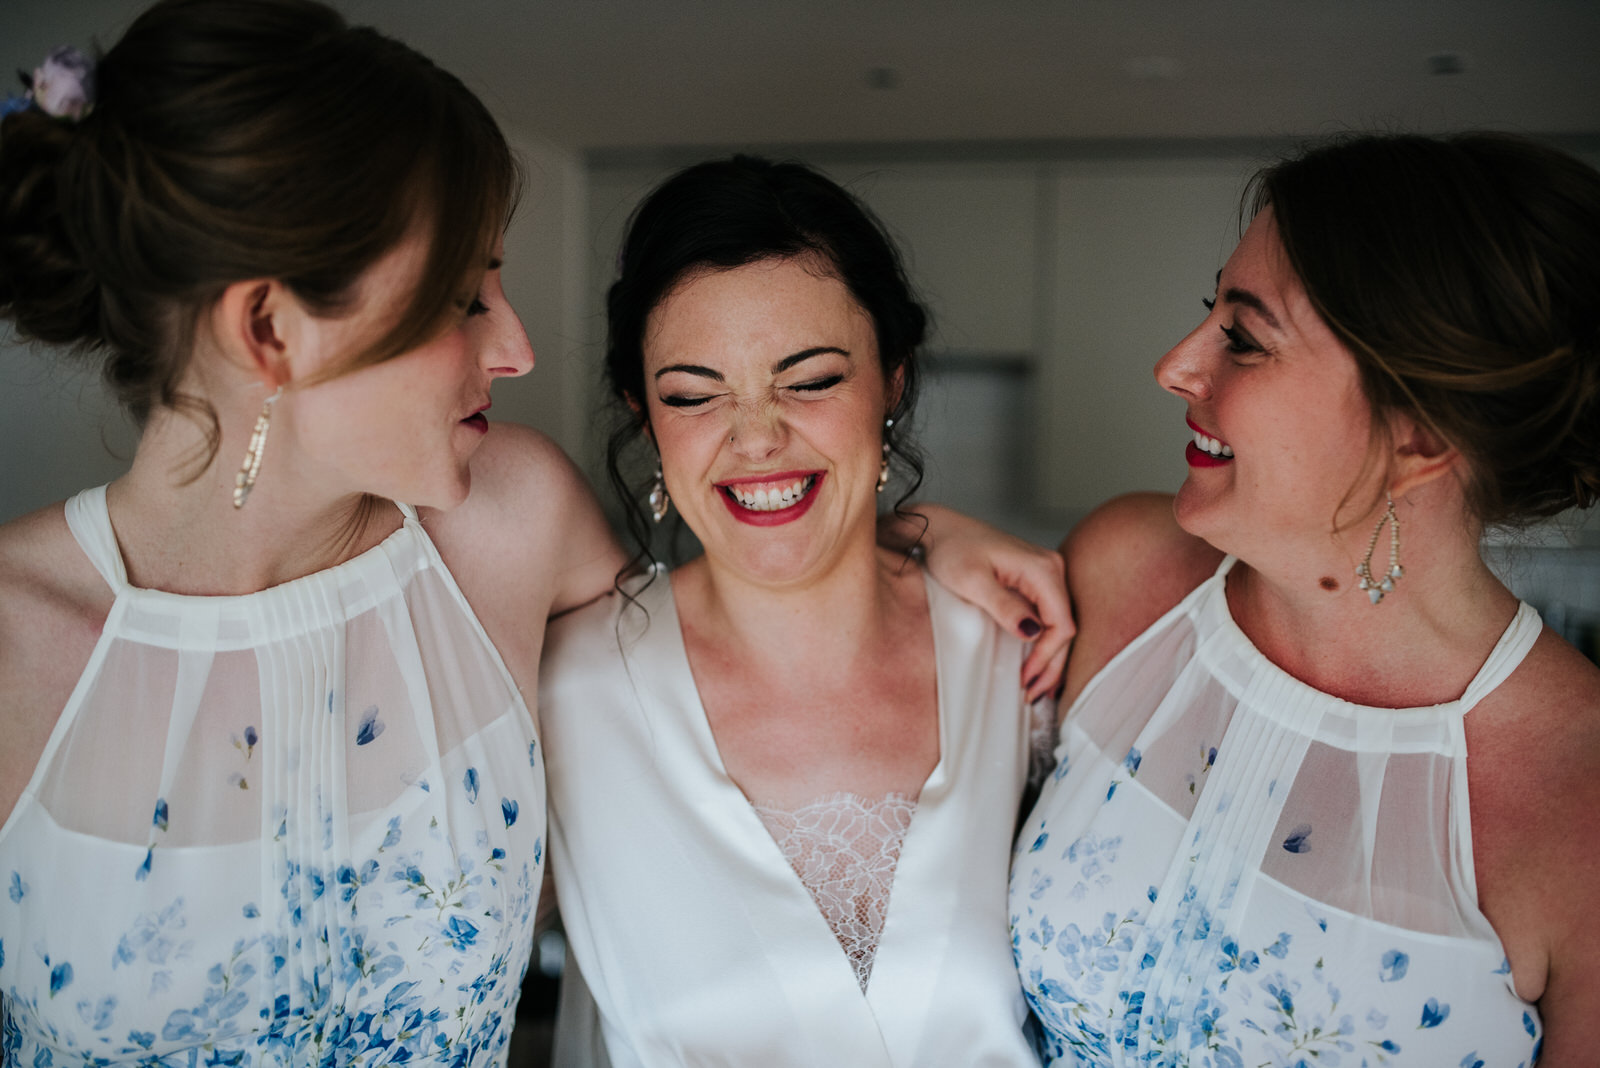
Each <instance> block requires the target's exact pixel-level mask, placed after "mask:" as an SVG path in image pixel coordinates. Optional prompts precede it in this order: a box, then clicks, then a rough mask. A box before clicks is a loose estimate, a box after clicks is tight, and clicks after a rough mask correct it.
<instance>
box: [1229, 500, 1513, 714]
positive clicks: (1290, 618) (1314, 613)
mask: <svg viewBox="0 0 1600 1068" xmlns="http://www.w3.org/2000/svg"><path fill="white" fill-rule="evenodd" d="M1412 496H1413V497H1414V498H1417V499H1415V500H1412V499H1408V500H1405V501H1396V502H1395V509H1396V512H1397V513H1398V514H1399V516H1400V520H1401V523H1402V524H1403V526H1404V536H1403V538H1402V542H1401V553H1400V561H1399V562H1400V564H1401V566H1402V567H1403V569H1404V575H1403V577H1402V578H1400V579H1399V580H1398V581H1397V582H1396V583H1395V588H1394V590H1393V591H1392V592H1389V593H1387V594H1385V596H1384V597H1383V599H1382V601H1381V602H1380V603H1378V604H1373V603H1372V602H1371V601H1370V600H1369V598H1368V595H1367V593H1366V592H1365V591H1363V590H1361V589H1360V588H1359V587H1358V585H1357V583H1356V580H1355V566H1356V563H1357V562H1359V561H1360V560H1361V559H1362V557H1363V556H1364V555H1365V552H1366V546H1367V541H1368V538H1369V536H1370V534H1371V531H1372V527H1373V525H1375V524H1376V522H1377V517H1378V516H1379V515H1381V514H1382V506H1381V505H1380V506H1379V508H1378V509H1377V511H1375V512H1374V513H1373V515H1372V517H1371V522H1370V523H1365V522H1364V523H1363V524H1359V525H1357V526H1355V527H1354V528H1353V529H1350V530H1347V531H1344V532H1342V534H1341V535H1340V536H1335V537H1334V538H1332V539H1330V542H1329V544H1328V545H1326V546H1323V547H1321V548H1320V550H1319V549H1316V548H1313V549H1311V550H1309V551H1306V552H1303V553H1300V554H1298V558H1297V559H1286V558H1285V557H1284V556H1280V557H1277V558H1270V559H1265V560H1257V561H1254V562H1253V563H1246V562H1245V561H1243V560H1241V561H1240V564H1239V565H1238V566H1236V567H1235V568H1234V570H1233V572H1232V573H1231V574H1230V575H1229V576H1228V588H1227V593H1228V605H1229V608H1230V610H1231V611H1232V613H1233V616H1234V619H1235V620H1236V621H1237V622H1238V624H1239V626H1240V628H1241V629H1242V630H1244V632H1245V633H1246V634H1247V635H1248V636H1249V638H1250V640H1251V641H1252V642H1253V643H1254V644H1255V645H1256V647H1257V648H1258V649H1260V650H1261V652H1262V653H1263V654H1265V655H1266V656H1267V658H1268V659H1270V660H1272V661H1273V662H1274V663H1276V664H1277V665H1278V666H1280V667H1282V668H1283V669H1284V670H1286V671H1288V672H1289V673H1290V674H1291V675H1294V676H1295V677H1296V678H1298V679H1300V680H1301V681H1303V682H1306V683H1308V684H1310V685H1312V686H1315V687H1316V688H1317V689H1319V690H1323V691H1324V692H1326V693H1330V694H1333V695H1334V696H1336V697H1341V698H1343V699H1345V700H1348V701H1353V702H1355V703H1357V704H1364V705H1373V706H1378V707H1386V708H1409V707H1415V706H1419V705H1429V704H1438V703H1442V702H1445V701H1450V700H1454V699H1455V698H1457V697H1459V696H1460V695H1461V692H1462V691H1463V690H1464V689H1465V687H1466V685H1467V683H1468V682H1470V681H1471V679H1472V677H1473V675H1475V674H1476V673H1477V670H1478V668H1479V666H1481V664H1482V663H1483V661H1484V659H1485V658H1486V657H1487V656H1488V654H1489V651H1490V650H1491V649H1493V647H1494V644H1495V642H1496V641H1497V640H1498V639H1499V637H1500V634H1501V633H1502V632H1503V631H1504V629H1505V627H1506V626H1507V624H1508V623H1509V622H1510V620H1511V616H1512V615H1513V614H1514V613H1515V611H1516V598H1515V597H1514V596H1512V594H1511V592H1510V591H1509V590H1507V589H1506V588H1505V586H1504V585H1502V584H1501V583H1500V582H1499V580H1498V579H1496V578H1495V577H1494V575H1493V573H1492V572H1490V571H1489V569H1488V567H1487V566H1486V565H1485V564H1484V562H1483V559H1482V557H1481V556H1480V555H1479V552H1478V538H1479V534H1480V531H1481V528H1480V527H1479V525H1478V524H1476V523H1472V522H1467V521H1464V520H1463V519H1462V511H1461V510H1460V509H1459V508H1452V507H1449V506H1448V502H1447V501H1444V500H1441V499H1440V497H1441V496H1446V495H1441V494H1431V493H1425V492H1419V493H1417V494H1413V495H1412ZM1388 538H1389V534H1388V528H1387V527H1385V529H1384V531H1383V532H1382V534H1381V535H1380V536H1379V538H1378V543H1377V546H1376V547H1375V548H1374V550H1373V553H1372V572H1373V574H1374V576H1376V577H1381V576H1382V575H1383V574H1384V573H1386V572H1387V570H1388V567H1389V551H1388V546H1389V541H1388ZM1329 575H1336V576H1338V578H1337V589H1335V590H1328V589H1326V588H1325V584H1324V583H1323V582H1322V581H1321V577H1322V576H1329ZM1308 576H1311V577H1308Z"/></svg>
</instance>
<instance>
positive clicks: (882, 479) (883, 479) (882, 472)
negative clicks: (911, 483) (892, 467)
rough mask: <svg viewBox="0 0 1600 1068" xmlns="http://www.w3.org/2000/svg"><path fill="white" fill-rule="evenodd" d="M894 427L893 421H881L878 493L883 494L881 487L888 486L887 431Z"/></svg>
mask: <svg viewBox="0 0 1600 1068" xmlns="http://www.w3.org/2000/svg"><path fill="white" fill-rule="evenodd" d="M893 426H894V420H893V419H885V420H884V421H883V438H884V440H883V460H882V462H881V463H879V464H878V492H879V493H882V492H883V487H885V486H887V485H888V484H889V430H890V428H891V427H893Z"/></svg>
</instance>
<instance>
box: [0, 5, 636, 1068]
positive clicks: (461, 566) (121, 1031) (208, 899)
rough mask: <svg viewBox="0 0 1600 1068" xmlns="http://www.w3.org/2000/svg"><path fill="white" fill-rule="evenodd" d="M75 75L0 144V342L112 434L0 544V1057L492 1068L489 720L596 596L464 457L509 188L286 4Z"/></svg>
mask: <svg viewBox="0 0 1600 1068" xmlns="http://www.w3.org/2000/svg"><path fill="white" fill-rule="evenodd" d="M95 74H96V81H97V83H98V84H97V87H96V88H97V94H96V95H97V99H96V102H95V103H94V106H93V108H92V110H90V111H89V112H88V113H87V114H86V115H85V116H84V117H83V118H82V119H81V120H80V121H76V122H74V121H71V120H69V119H66V118H57V117H54V116H52V115H50V114H47V113H46V112H45V111H44V110H41V109H38V108H33V109H28V110H24V111H21V112H19V113H17V114H13V115H11V116H9V117H7V118H6V120H5V123H4V126H3V127H0V313H3V314H4V315H5V316H6V317H7V318H8V319H10V320H11V321H12V322H13V323H14V324H15V325H16V327H17V330H18V332H19V333H20V334H21V335H22V336H23V337H26V338H34V339H39V340H42V341H46V342H51V343H55V344H58V345H65V346H72V347H75V348H77V349H79V350H82V351H85V352H88V353H93V354H95V355H98V356H100V357H101V359H102V360H103V364H104V372H105V377H106V379H107V380H108V382H109V383H110V384H111V386H112V387H113V388H114V389H115V391H116V392H117V394H118V395H119V396H120V398H121V400H122V401H123V403H124V404H125V405H126V406H127V407H128V408H129V409H130V410H131V411H132V413H133V414H134V415H135V417H136V418H137V419H138V420H139V422H140V423H141V424H142V434H141V437H140V441H139V445H138V450H137V452H136V454H135V456H134V459H133V463H132V467H131V469H130V470H129V471H128V472H127V474H126V475H124V476H123V477H121V478H119V479H117V480H116V481H115V482H113V483H111V484H110V485H109V486H107V487H104V488H100V489H93V490H88V491H86V492H84V493H82V494H79V495H78V496H77V497H75V498H73V499H72V500H70V501H68V502H67V503H66V505H65V507H63V506H61V505H57V506H55V507H53V508H47V509H45V510H43V511H41V512H37V513H35V514H33V515H30V516H27V517H24V518H22V519H20V520H18V521H16V522H14V523H11V524H8V525H7V526H5V527H4V528H0V737H4V738H5V744H4V746H3V747H0V819H4V820H5V823H4V826H3V827H0V878H3V879H4V880H5V882H6V884H7V889H8V890H9V895H8V896H6V897H3V898H0V999H3V1008H4V1021H5V1029H4V1040H3V1049H4V1051H5V1059H6V1061H7V1063H16V1064H41V1063H50V1061H51V1060H52V1058H53V1059H54V1061H55V1063H63V1062H64V1061H65V1060H67V1059H71V1060H73V1061H74V1062H77V1061H80V1060H83V1061H92V1062H93V1063H97V1064H118V1063H134V1062H137V1063H140V1064H178V1063H185V1064H187V1063H192V1058H194V1057H195V1056H196V1055H203V1056H204V1057H206V1058H208V1059H209V1062H210V1063H218V1064H261V1065H278V1064H296V1065H299V1064H313V1063H316V1064H335V1063H337V1064H345V1063H353V1062H356V1061H365V1062H369V1063H379V1062H380V1061H381V1062H387V1061H390V1060H396V1061H398V1060H411V1061H414V1062H415V1061H422V1062H427V1063H441V1064H442V1063H446V1062H448V1063H451V1064H462V1065H479V1064H490V1063H501V1062H502V1061H503V1059H504V1056H505V1048H506V1042H507V1038H508V1036H509V1034H510V1030H511V1026H512V1023H513V1018H514V1008H515V1003H516V993H517V989H518V986H519V984H520V982H521V978H522V974H523V971H524V969H525V966H526V962H527V958H528V955H529V951H530V945H531V935H532V924H533V910H534V905H535V902H536V899H537V897H538V892H539V884H540V880H541V875H542V860H543V850H544V843H543V836H544V833H545V832H544V782H543V768H542V758H541V754H540V752H539V750H538V748H537V745H536V734H535V727H534V723H533V720H532V718H531V716H530V714H529V709H528V707H527V705H526V704H525V703H524V700H523V698H522V696H521V693H520V691H521V690H523V689H529V690H530V692H531V687H532V686H533V685H534V684H535V679H536V677H537V672H538V655H539V646H540V640H541V636H542V631H543V622H544V620H545V618H546V617H547V616H548V615H549V614H550V613H551V612H553V611H560V610H562V609H564V608H568V607H571V606H573V605H576V604H580V603H582V602H584V601H586V600H588V599H589V598H591V597H593V596H595V595H596V594H598V593H599V592H600V591H601V590H603V589H604V588H605V587H607V586H608V585H609V584H610V581H611V575H612V573H613V572H614V571H615V569H616V567H617V564H618V562H619V560H618V557H617V555H616V552H615V549H614V548H613V545H612V542H611V539H610V537H609V535H608V533H607V531H606V528H605V524H604V522H603V520H602V518H601V516H600V514H599V511H598V509H597V508H596V507H595V505H594V503H593V500H592V498H591V496H590V494H589V493H588V491H587V489H586V488H585V487H584V486H583V483H582V480H581V478H580V477H579V476H578V475H577V474H576V473H575V472H574V471H573V470H572V468H571V467H570V465H569V464H568V463H567V462H566V461H565V460H564V459H563V458H562V457H561V455H560V453H559V451H558V450H556V449H555V448H554V447H553V446H552V445H550V444H549V443H548V442H547V441H545V440H544V439H542V438H540V437H538V436H536V435H534V434H532V433H531V432H521V431H517V430H515V429H512V428H496V429H494V430H493V431H492V432H491V431H490V428H489V426H488V423H487V420H486V419H485V416H484V412H485V410H486V409H487V408H488V407H489V392H490V387H491V385H492V384H493V382H494V380H495V379H497V378H501V377H505V376H510V375H521V374H524V373H526V372H527V371H528V370H529V368H530V367H531V366H532V363H533V353H532V352H531V351H530V349H529V347H528V342H527V338H526V335H525V334H524V333H523V330H522V327H521V324H520V323H519V322H518V321H517V318H516V315H515V314H514V313H513V312H512V310H511V309H510V307H509V306H508V305H507V304H506V300H505V295H504V293H503V292H502V290H501V285H500V279H499V267H500V262H499V257H500V251H499V246H500V235H501V231H502V230H503V228H504V227H505V224H506V221H507V219H508V217H509V214H510V211H511V208H512V205H513V203H514V201H515V199H516V190H517V183H518V175H517V170H516V167H515V164H514V163H513V161H512V158H511V154H510V151H509V149H508V147H507V145H506V142H505V139H504V137H503V136H502V135H501V133H500V131H499V129H498V128H497V127H496V125H495V123H494V121H493V119H492V118H491V117H490V116H489V114H488V112H487V111H486V110H485V109H484V107H483V106H482V104H481V103H480V102H479V101H478V100H477V99H476V98H475V97H474V96H473V95H472V94H471V93H469V92H468V91H467V90H466V89H465V88H464V87H463V86H462V85H461V83H460V82H458V81H457V80H456V79H455V78H454V77H452V76H450V75H449V74H446V73H444V72H443V71H440V70H438V69H437V68H435V67H434V66H433V65H432V64H431V63H429V62H428V61H427V60H426V59H424V58H423V57H422V56H420V55H418V54H417V53H415V52H413V51H411V50H410V49H408V48H406V47H405V46H403V45H401V44H399V43H398V42H395V41H392V40H389V39H386V38H384V37H382V36H380V35H378V34H377V33H375V32H373V31H372V30H369V29H365V28H355V27H351V26H348V25H346V24H345V22H344V20H343V19H342V18H341V17H340V16H339V15H338V14H336V13H335V12H333V11H332V10H330V9H328V8H326V7H324V6H322V5H320V4H315V3H309V2H304V0H169V2H165V3H160V4H157V5H156V6H154V7H152V8H151V9H149V10H148V11H146V12H145V13H144V14H143V15H141V16H139V17H138V18H137V19H136V20H135V21H134V22H133V24H132V25H131V26H130V27H129V28H128V30H127V32H126V33H125V34H124V35H123V37H122V38H121V40H120V41H119V42H118V43H117V44H116V46H115V47H114V48H112V49H111V50H110V51H109V52H108V53H107V54H106V55H105V56H104V57H103V59H101V60H100V62H99V65H98V69H97V70H96V72H95ZM469 488H470V491H471V492H470V494H469V492H468V491H469ZM390 502H406V503H405V504H401V505H398V506H397V505H396V504H394V503H390Z"/></svg>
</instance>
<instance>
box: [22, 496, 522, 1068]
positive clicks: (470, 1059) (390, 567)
mask: <svg viewBox="0 0 1600 1068" xmlns="http://www.w3.org/2000/svg"><path fill="white" fill-rule="evenodd" d="M94 493H95V491H91V492H90V494H86V495H82V496H80V498H78V499H76V500H75V501H74V502H73V507H74V509H75V510H74V511H70V512H69V516H70V517H71V518H72V519H73V525H74V532H75V533H76V534H77V535H78V537H79V540H80V542H82V543H84V545H85V549H86V551H88V552H89V554H90V556H91V559H94V560H95V561H96V563H97V565H98V566H100V567H101V569H102V573H103V574H106V575H107V578H108V581H110V582H112V584H113V586H114V587H115V588H116V589H117V593H118V596H117V602H116V607H114V608H113V610H112V613H111V616H110V617H109V618H108V620H107V623H106V627H105V631H104V634H103V635H102V638H101V641H100V646H99V647H98V648H97V650H96V652H95V655H94V657H93V658H92V659H91V661H90V664H89V666H88V668H87V669H86V670H85V673H84V677H83V679H82V680H81V681H80V683H79V686H78V689H77V691H76V692H75V694H74V696H73V699H72V703H71V704H69V706H68V708H67V709H66V710H65V711H64V712H63V714H62V717H61V722H60V723H59V725H58V726H57V728H56V733H55V736H54V737H53V738H52V740H51V743H50V746H49V748H48V749H47V751H46V753H45V757H44V759H43V760H42V761H41V762H40V765H39V767H38V769H37V770H36V772H35V774H34V776H33V779H32V781H31V782H30V784H29V786H28V789H27V791H26V792H25V794H24V796H23V797H22V799H21V800H20V801H19V802H18V804H17V806H16V808H15V810H14V811H13V812H12V814H11V816H10V818H9V819H8V821H7V822H6V824H5V826H4V828H3V829H0V883H3V884H4V885H5V886H6V887H7V890H8V893H7V894H6V895H5V896H4V897H0V998H3V1020H4V1030H3V1037H0V1049H3V1050H4V1053H5V1063H6V1064H8V1065H11V1064H16V1065H28V1066H33V1068H42V1066H56V1065H68V1064H71V1065H124V1064H127V1065H160V1066H177V1065H185V1066H189V1065H247V1066H257V1065H259V1066H268V1065H271V1066H278V1065H382V1064H439V1065H458V1066H469V1065H470V1066H485V1065H498V1064H503V1063H504V1059H505V1053H506V1046H507V1041H508V1038H509V1035H510V1030H511V1027H512V1024H513V1021H514V1016H515V1006H516V999H517V992H518V988H519V986H520V983H521V980H522V975H523V972H524V970H525V968H526V965H527V960H528V955H529V953H530V950H531V945H532V925H533V913H534V906H535V904H536V901H537V898H538V893H539V885H540V881H541V877H542V871H543V861H544V856H543V853H544V840H543V835H544V800H543V797H544V769H543V754H542V752H541V750H540V748H539V745H538V741H537V738H536V736H535V734H534V728H533V723H532V720H531V718H530V715H529V712H528V709H527V707H526V706H525V705H524V704H523V702H522V699H521V697H520V696H519V695H518V693H517V691H516V688H515V686H514V685H513V684H512V682H511V679H510V677H509V675H508V674H507V673H506V671H505V669H504V667H503V665H502V664H501V663H500V661H499V657H498V655H497V654H496V653H495V651H494V649H493V647H492V646H490V645H489V643H488V641H487V638H486V636H485V635H484V634H483V632H482V629H481V627H479V626H478V624H477V621H476V620H475V618H474V617H473V616H472V614H471V611H470V609H469V608H468V606H467V605H466V602H465V600H464V599H463V598H462V597H461V595H460V592H459V590H458V589H457V588H456V587H455V584H454V582H453V581H452V580H451V579H450V576H449V573H448V571H446V570H445V569H444V565H443V563H442V561H440V559H439V558H438V555H437V552H436V551H435V550H434V549H433V546H432V544H431V543H430V542H429V541H428V539H427V537H426V535H425V534H424V533H423V532H422V529H421V527H420V526H419V525H417V523H416V522H415V520H414V518H413V517H412V516H411V515H410V514H409V513H408V515H407V519H406V521H405V524H404V526H403V527H402V528H401V529H400V530H399V531H398V532H396V533H395V534H394V535H392V536H391V537H390V538H389V539H387V540H386V541H385V542H384V543H383V544H382V545H380V546H378V547H377V548H375V549H373V550H371V551H370V552H368V553H366V554H363V555H362V556H360V557H358V558H357V559H355V560H352V561H350V562H349V563H347V564H344V565H341V566H340V567H338V568H334V569H333V570H331V571H328V572H321V573H318V574H316V575H312V576H309V577H308V578H305V579H300V580H296V581H295V582H292V583H289V584H287V585H285V586H280V587H275V588H274V589H271V590H268V591H264V592H263V593H260V594H253V595H250V596H248V597H238V598H187V597H175V596H173V595H170V594H164V593H157V592H154V591H143V590H138V589H134V588H132V587H128V586H127V585H126V583H125V580H123V579H122V578H121V570H120V561H118V560H116V559H115V557H114V553H113V550H112V548H111V545H110V543H108V542H107V541H106V540H105V538H106V537H108V536H109V528H108V526H103V525H102V524H103V523H104V511H103V504H102V503H100V502H101V501H102V500H103V498H99V497H96V496H94ZM93 771H98V772H99V774H100V775H101V776H102V777H101V778H99V779H97V778H95V777H94V775H93V774H92V772H93Z"/></svg>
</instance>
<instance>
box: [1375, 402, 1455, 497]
mask: <svg viewBox="0 0 1600 1068" xmlns="http://www.w3.org/2000/svg"><path fill="white" fill-rule="evenodd" d="M1389 433H1390V438H1391V440H1392V441H1393V443H1394V444H1393V447H1392V448H1391V449H1390V452H1389V486H1388V489H1389V494H1390V496H1393V497H1400V496H1403V495H1405V494H1406V493H1409V492H1410V491H1411V490H1413V489H1416V488H1417V487H1418V486H1421V485H1425V484H1426V483H1429V482H1432V481H1433V480H1434V479H1436V478H1438V477H1439V476H1441V475H1444V474H1448V473H1449V472H1451V471H1454V470H1456V469H1457V468H1458V467H1459V466H1460V465H1461V464H1463V463H1465V462H1466V461H1465V460H1464V459H1463V458H1462V456H1461V453H1460V451H1459V450H1457V449H1456V447H1455V446H1454V445H1451V444H1450V443H1449V442H1447V441H1445V440H1444V438H1442V437H1440V436H1439V435H1438V434H1437V433H1436V432H1435V431H1433V430H1432V429H1430V428H1428V427H1426V426H1423V425H1422V424H1421V423H1418V422H1416V421H1415V420H1413V419H1411V418H1410V417H1408V416H1404V415H1394V416H1391V417H1390V420H1389Z"/></svg>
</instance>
